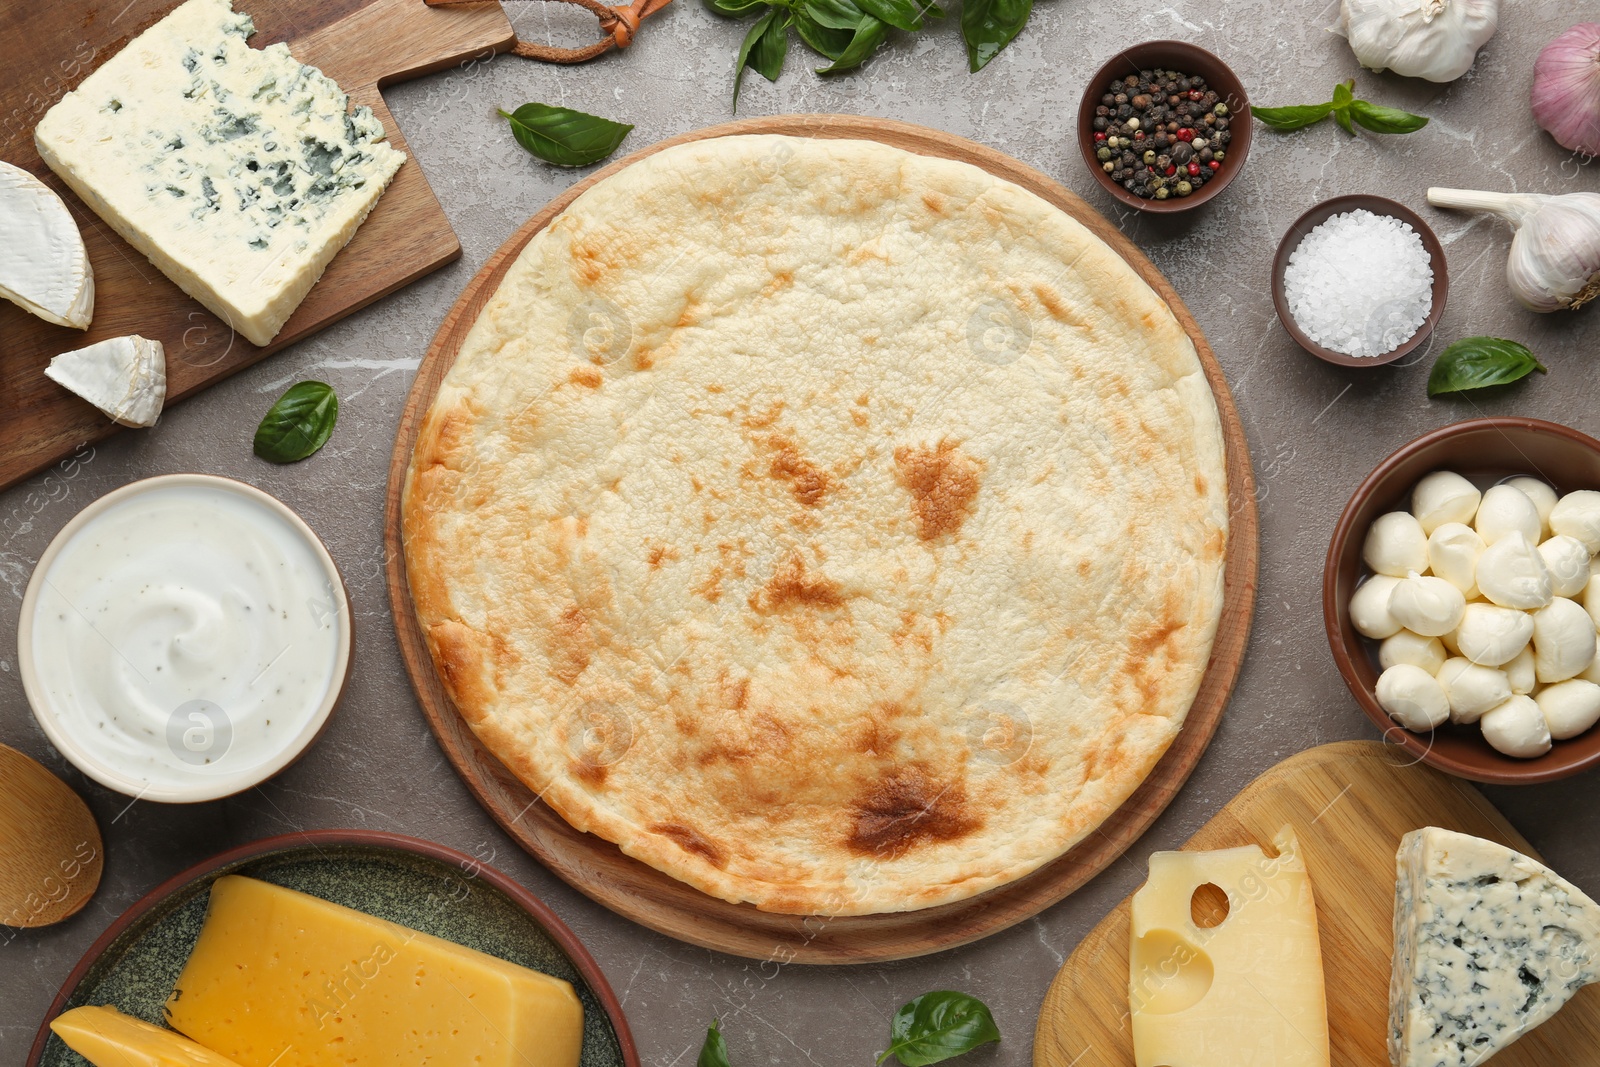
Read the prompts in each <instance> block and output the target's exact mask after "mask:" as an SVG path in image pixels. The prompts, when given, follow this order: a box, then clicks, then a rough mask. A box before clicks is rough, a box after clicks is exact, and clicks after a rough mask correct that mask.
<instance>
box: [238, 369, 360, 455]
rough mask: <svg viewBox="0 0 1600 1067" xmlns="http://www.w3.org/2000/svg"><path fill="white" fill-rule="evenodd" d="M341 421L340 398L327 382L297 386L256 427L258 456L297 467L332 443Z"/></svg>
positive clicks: (298, 384) (282, 397)
mask: <svg viewBox="0 0 1600 1067" xmlns="http://www.w3.org/2000/svg"><path fill="white" fill-rule="evenodd" d="M338 421H339V398H338V397H337V396H335V395H334V393H333V386H331V385H329V384H328V383H327V382H297V383H296V384H294V385H291V386H290V387H289V391H288V392H286V393H284V394H283V395H282V396H280V397H279V398H278V402H277V403H276V404H274V405H272V407H271V408H269V409H268V410H267V414H266V416H265V417H264V418H263V419H262V420H261V425H260V426H257V427H256V438H255V445H254V447H255V453H256V455H258V456H260V457H261V458H262V459H264V460H267V461H268V462H271V463H295V462H297V461H299V460H302V459H305V458H306V457H307V456H309V455H311V454H312V453H314V452H315V451H316V450H317V449H319V448H321V447H322V446H323V445H325V444H327V443H328V437H329V435H331V434H332V433H333V424H334V423H336V422H338Z"/></svg>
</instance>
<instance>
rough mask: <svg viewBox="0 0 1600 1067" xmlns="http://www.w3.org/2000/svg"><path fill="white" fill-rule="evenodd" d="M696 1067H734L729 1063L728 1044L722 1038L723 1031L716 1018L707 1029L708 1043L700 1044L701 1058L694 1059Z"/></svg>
mask: <svg viewBox="0 0 1600 1067" xmlns="http://www.w3.org/2000/svg"><path fill="white" fill-rule="evenodd" d="M694 1067H732V1065H731V1064H729V1063H728V1044H727V1042H725V1041H723V1040H722V1031H721V1030H718V1029H717V1020H715V1019H712V1020H711V1028H710V1029H708V1030H707V1031H706V1043H705V1044H704V1045H701V1046H700V1058H699V1059H697V1060H695V1061H694Z"/></svg>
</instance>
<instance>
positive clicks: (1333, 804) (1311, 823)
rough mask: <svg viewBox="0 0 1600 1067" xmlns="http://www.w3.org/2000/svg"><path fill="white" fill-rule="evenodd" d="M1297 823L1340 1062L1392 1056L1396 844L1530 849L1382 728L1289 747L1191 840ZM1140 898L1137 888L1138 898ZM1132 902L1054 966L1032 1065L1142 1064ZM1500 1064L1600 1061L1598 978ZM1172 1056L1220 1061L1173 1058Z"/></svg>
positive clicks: (1534, 1066)
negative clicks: (1467, 837) (1136, 1052)
mask: <svg viewBox="0 0 1600 1067" xmlns="http://www.w3.org/2000/svg"><path fill="white" fill-rule="evenodd" d="M1285 824H1288V825H1290V826H1293V827H1294V829H1295V833H1296V835H1297V836H1298V837H1299V840H1300V849H1301V851H1302V853H1303V854H1304V855H1305V860H1306V866H1307V868H1308V869H1309V871H1310V873H1311V889H1312V893H1313V894H1314V895H1315V896H1316V900H1317V928H1318V933H1319V935H1320V936H1321V939H1322V969H1323V977H1324V979H1325V981H1326V984H1327V990H1328V1033H1329V1037H1330V1040H1331V1045H1332V1048H1331V1051H1332V1058H1333V1063H1334V1064H1335V1067H1387V1065H1388V1063H1389V1053H1388V1046H1387V1044H1386V1042H1387V1040H1388V1038H1387V1033H1388V1022H1389V964H1390V959H1391V955H1392V949H1393V945H1394V926H1393V923H1394V885H1395V852H1396V850H1397V849H1398V848H1399V847H1400V838H1401V837H1402V836H1403V835H1405V834H1407V833H1409V832H1410V831H1412V830H1416V829H1419V828H1421V827H1424V826H1441V827H1444V828H1445V829H1447V830H1458V831H1460V832H1461V833H1466V834H1473V835H1474V836H1477V837H1484V838H1488V839H1489V840H1491V841H1499V842H1501V843H1502V844H1506V845H1509V846H1511V847H1512V848H1514V849H1516V850H1517V851H1519V852H1522V853H1524V854H1526V855H1529V856H1532V857H1534V858H1535V859H1537V858H1538V856H1539V854H1538V853H1537V852H1535V851H1534V850H1533V847H1532V846H1531V845H1529V844H1528V842H1527V841H1525V840H1523V838H1522V835H1521V834H1519V833H1517V831H1516V830H1514V829H1513V828H1512V826H1511V824H1510V823H1508V822H1506V820H1505V817H1504V816H1502V815H1501V814H1500V813H1499V812H1498V811H1496V810H1495V808H1494V806H1493V805H1491V804H1490V803H1489V802H1488V801H1487V800H1485V799H1484V798H1483V795H1482V794H1481V793H1479V792H1478V791H1477V790H1476V789H1474V788H1473V787H1472V786H1471V785H1469V784H1467V783H1466V782H1464V781H1462V780H1461V779H1459V778H1452V777H1450V776H1448V775H1445V774H1442V773H1440V772H1439V771H1436V770H1434V769H1433V768H1431V767H1427V766H1425V765H1423V764H1420V763H1417V762H1415V760H1414V758H1413V757H1412V756H1411V755H1410V754H1409V753H1407V752H1405V751H1404V750H1403V749H1401V748H1399V747H1397V746H1393V745H1385V744H1383V743H1382V742H1379V741H1344V742H1340V743H1339V744H1333V745H1322V746H1320V747H1318V748H1313V749H1310V750H1308V751H1305V752H1302V753H1300V754H1299V755H1297V756H1292V757H1290V758H1289V759H1287V760H1284V761H1283V762H1282V763H1280V764H1278V765H1277V766H1276V767H1273V768H1272V769H1271V770H1269V771H1267V772H1266V773H1265V774H1263V775H1262V776H1261V777H1260V778H1257V779H1256V780H1255V781H1254V782H1252V783H1251V784H1250V785H1249V786H1247V787H1246V788H1245V790H1244V792H1242V793H1240V794H1239V795H1238V796H1236V797H1234V798H1233V800H1231V801H1229V802H1228V804H1227V805H1226V806H1225V807H1224V808H1223V809H1222V811H1220V812H1218V813H1217V815H1216V817H1215V818H1213V819H1212V820H1211V821H1210V822H1208V823H1206V825H1205V826H1203V827H1201V829H1200V832H1199V833H1197V834H1195V835H1194V836H1193V837H1192V838H1190V839H1189V841H1188V842H1187V843H1186V844H1185V845H1184V846H1183V847H1184V849H1185V850H1196V851H1203V850H1210V849H1219V848H1236V847H1238V846H1240V845H1250V844H1258V845H1260V846H1262V848H1263V849H1265V850H1266V851H1267V852H1268V853H1269V854H1271V852H1272V838H1273V835H1274V834H1276V833H1277V832H1278V830H1279V829H1280V828H1281V827H1283V826H1284V825H1285ZM1130 900H1131V898H1130ZM1128 908H1129V901H1128V900H1125V901H1123V902H1122V903H1121V904H1119V905H1118V906H1117V908H1116V910H1115V911H1113V912H1112V913H1111V914H1110V915H1108V916H1106V918H1105V919H1104V920H1102V921H1101V923H1100V925H1099V926H1097V927H1095V928H1094V929H1093V930H1092V931H1090V932H1089V935H1088V936H1087V937H1085V938H1084V939H1083V941H1082V942H1081V943H1080V944H1079V945H1078V947H1077V949H1076V950H1075V951H1074V952H1073V953H1072V956H1071V958H1069V959H1068V960H1067V962H1066V964H1065V965H1064V966H1063V967H1062V968H1061V972H1060V973H1059V974H1058V975H1056V979H1055V981H1054V982H1053V983H1052V984H1051V986H1050V991H1049V992H1048V993H1046V994H1045V998H1044V1006H1043V1007H1042V1008H1041V1009H1040V1011H1039V1026H1038V1029H1037V1031H1036V1032H1035V1034H1034V1039H1033V1063H1034V1067H1133V1036H1132V1033H1131V1031H1130V1030H1129V1029H1128V1026H1127V1022H1128V949H1129V930H1128ZM1493 1062H1494V1067H1553V1065H1556V1064H1560V1065H1561V1067H1596V1065H1600V986H1590V987H1588V988H1587V989H1584V990H1583V991H1582V992H1580V993H1579V994H1578V995H1577V996H1576V997H1575V998H1573V1000H1572V1001H1571V1002H1570V1003H1569V1004H1568V1005H1567V1006H1566V1007H1565V1008H1564V1009H1563V1010H1562V1011H1561V1013H1560V1014H1559V1015H1557V1016H1556V1017H1555V1018H1554V1019H1552V1020H1551V1021H1550V1022H1547V1023H1545V1024H1544V1025H1543V1026H1541V1027H1539V1028H1538V1029H1537V1030H1534V1031H1533V1032H1532V1033H1530V1034H1528V1035H1526V1036H1525V1037H1523V1038H1522V1040H1520V1041H1518V1042H1517V1043H1516V1044H1515V1045H1513V1046H1512V1047H1511V1048H1509V1049H1507V1050H1506V1051H1504V1052H1502V1053H1500V1054H1499V1055H1498V1056H1496V1057H1495V1058H1494V1061H1493ZM1172 1067H1214V1065H1208V1064H1193V1065H1184V1064H1173V1065H1172Z"/></svg>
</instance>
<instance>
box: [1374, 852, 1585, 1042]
mask: <svg viewBox="0 0 1600 1067" xmlns="http://www.w3.org/2000/svg"><path fill="white" fill-rule="evenodd" d="M1396 866H1397V867H1398V869H1399V878H1398V881H1397V883H1396V887H1395V906H1394V972H1393V977H1392V979H1391V982H1390V987H1389V1012H1390V1014H1389V1060H1390V1062H1391V1063H1392V1064H1394V1067H1476V1065H1478V1064H1481V1063H1483V1062H1484V1061H1485V1060H1487V1059H1488V1058H1489V1057H1490V1056H1493V1055H1494V1054H1495V1053H1496V1052H1499V1051H1500V1050H1501V1049H1503V1048H1505V1047H1506V1046H1508V1045H1510V1044H1512V1043H1513V1042H1515V1041H1516V1040H1517V1039H1518V1038H1519V1037H1521V1036H1522V1035H1523V1034H1525V1033H1527V1032H1528V1031H1529V1030H1532V1029H1533V1028H1534V1027H1536V1026H1538V1025H1539V1024H1540V1023H1542V1022H1544V1021H1545V1020H1546V1019H1549V1018H1550V1017H1551V1016H1552V1015H1554V1014H1555V1013H1556V1012H1557V1011H1559V1010H1560V1009H1561V1006H1562V1005H1563V1004H1565V1003H1566V1002H1567V1001H1568V1000H1570V999H1572V996H1573V994H1575V993H1576V992H1577V991H1578V990H1580V989H1582V988H1583V987H1584V986H1586V985H1588V984H1589V983H1591V982H1594V981H1600V959H1597V952H1600V905H1596V904H1595V902H1594V901H1592V900H1590V899H1589V898H1588V897H1587V896H1585V895H1584V894H1583V892H1582V891H1581V890H1579V889H1578V888H1577V887H1576V886H1573V885H1572V884H1571V883H1569V882H1567V881H1565V880H1564V879H1562V878H1561V876H1559V875H1558V874H1556V873H1555V872H1554V871H1552V870H1550V869H1549V868H1548V867H1546V866H1544V865H1543V864H1542V863H1538V862H1536V861H1534V860H1532V859H1529V858H1528V857H1527V856H1524V855H1522V854H1521V853H1520V852H1515V851H1513V850H1512V849H1509V848H1506V847H1505V846H1504V845H1497V844H1495V843H1494V842H1492V841H1485V840H1483V839H1481V838H1477V837H1469V836H1468V835H1466V834H1458V833H1455V832H1453V831H1450V830H1441V829H1439V828H1438V827H1436V826H1429V827H1424V828H1423V829H1421V830H1416V831H1413V832H1412V833H1409V834H1407V835H1406V836H1405V837H1404V838H1403V839H1401V842H1400V852H1399V854H1398V856H1397V857H1396Z"/></svg>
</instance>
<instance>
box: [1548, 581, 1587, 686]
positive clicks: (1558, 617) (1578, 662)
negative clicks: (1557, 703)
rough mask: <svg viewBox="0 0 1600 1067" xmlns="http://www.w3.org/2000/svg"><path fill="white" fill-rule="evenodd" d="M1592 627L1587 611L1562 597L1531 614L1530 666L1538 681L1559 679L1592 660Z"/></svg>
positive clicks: (1558, 680) (1573, 672) (1563, 678)
mask: <svg viewBox="0 0 1600 1067" xmlns="http://www.w3.org/2000/svg"><path fill="white" fill-rule="evenodd" d="M1594 648H1595V629H1594V620H1593V619H1591V618H1589V613H1588V612H1587V611H1584V610H1583V608H1581V607H1579V606H1578V605H1577V604H1576V603H1574V602H1573V601H1571V600H1568V599H1566V598H1565V597H1556V598H1555V599H1554V600H1552V601H1550V606H1549V607H1545V608H1540V609H1539V610H1538V611H1536V612H1534V613H1533V669H1534V673H1535V674H1537V675H1538V677H1539V681H1541V682H1544V683H1546V684H1549V683H1550V682H1561V681H1565V680H1566V679H1568V678H1571V677H1572V676H1573V675H1575V674H1577V673H1578V672H1579V671H1581V670H1583V669H1584V668H1585V667H1587V666H1588V665H1589V661H1590V660H1592V659H1594Z"/></svg>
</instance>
